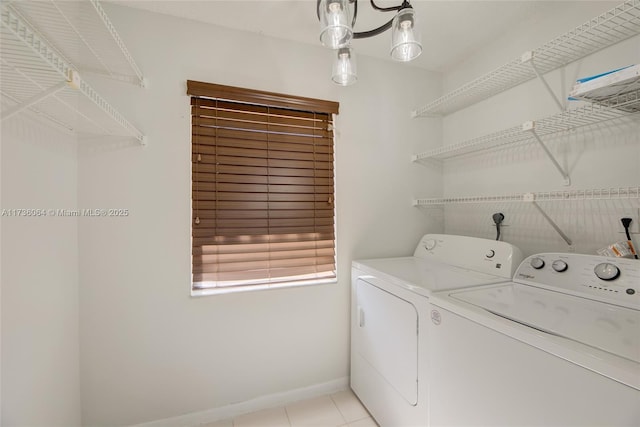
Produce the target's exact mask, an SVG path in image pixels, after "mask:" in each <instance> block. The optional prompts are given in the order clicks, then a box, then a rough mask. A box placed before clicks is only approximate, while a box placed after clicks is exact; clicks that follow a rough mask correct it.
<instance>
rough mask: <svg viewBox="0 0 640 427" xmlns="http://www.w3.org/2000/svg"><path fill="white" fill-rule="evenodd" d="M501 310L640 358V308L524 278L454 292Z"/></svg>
mask: <svg viewBox="0 0 640 427" xmlns="http://www.w3.org/2000/svg"><path fill="white" fill-rule="evenodd" d="M451 297H452V298H454V299H457V300H459V301H464V302H466V303H469V304H472V305H475V306H477V307H479V308H482V309H484V310H486V311H489V312H491V313H493V314H495V315H497V316H501V317H504V318H506V319H508V320H512V321H514V322H518V323H520V324H523V325H526V326H529V327H531V328H534V329H538V330H540V331H543V332H546V333H549V334H552V335H557V336H560V337H563V338H566V339H570V340H573V341H576V342H579V343H582V344H585V345H588V346H591V347H594V348H598V349H600V350H604V351H606V352H609V353H612V354H615V355H617V356H621V357H624V358H626V359H629V360H632V361H634V362H636V363H640V311H638V310H633V309H630V308H625V307H620V306H617V305H612V304H607V303H603V302H600V301H594V300H590V299H586V298H580V297H575V296H571V295H565V294H562V293H558V292H554V291H550V290H546V289H540V288H536V287H533V286H528V285H522V284H519V283H508V284H505V285H499V286H494V287H490V288H482V289H470V290H465V291H460V292H455V293H452V294H451Z"/></svg>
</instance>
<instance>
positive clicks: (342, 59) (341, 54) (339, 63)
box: [331, 47, 358, 86]
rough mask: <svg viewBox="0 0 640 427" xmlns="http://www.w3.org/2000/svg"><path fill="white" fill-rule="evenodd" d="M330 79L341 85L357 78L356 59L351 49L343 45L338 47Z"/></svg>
mask: <svg viewBox="0 0 640 427" xmlns="http://www.w3.org/2000/svg"><path fill="white" fill-rule="evenodd" d="M331 80H333V81H334V83H337V84H339V85H341V86H348V85H351V84H353V83H355V82H356V80H358V76H357V73H356V60H355V56H354V55H353V49H351V48H350V47H343V48H340V49H338V54H337V55H336V59H335V60H334V63H333V73H332V74H331Z"/></svg>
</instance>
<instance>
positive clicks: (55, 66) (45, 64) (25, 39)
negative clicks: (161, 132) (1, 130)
mask: <svg viewBox="0 0 640 427" xmlns="http://www.w3.org/2000/svg"><path fill="white" fill-rule="evenodd" d="M24 3H25V4H26V3H29V4H31V3H32V2H24ZM33 3H38V4H40V2H33ZM50 3H52V2H46V3H42V5H49V4H50ZM68 3H73V4H77V3H79V2H68ZM12 6H13V5H12ZM20 6H23V2H20ZM84 6H86V5H84ZM34 7H35V6H34ZM0 23H1V24H2V25H1V26H0V27H1V29H0V37H1V39H0V40H1V43H0V72H1V75H2V79H1V82H0V92H1V93H2V96H3V98H4V100H5V104H4V105H3V111H2V119H3V120H4V119H6V118H7V117H9V116H10V115H11V114H12V113H13V112H15V111H23V110H29V111H31V112H32V113H34V114H36V115H37V116H39V117H44V118H46V119H48V120H49V121H51V122H53V123H55V124H56V125H58V126H61V127H63V128H64V129H67V130H70V131H73V132H77V133H88V134H101V135H117V136H128V137H134V138H136V139H137V140H138V141H140V142H141V143H143V144H144V143H145V140H146V139H145V136H144V135H143V134H142V132H140V131H139V130H138V129H137V128H136V127H135V126H133V125H132V124H131V123H130V122H129V121H127V120H126V119H125V117H124V116H123V115H122V114H120V113H119V112H118V111H117V110H116V109H115V108H114V107H112V106H111V105H110V104H109V103H108V102H107V101H106V100H105V99H104V98H102V97H101V96H100V95H99V94H98V93H97V92H96V91H95V90H94V89H93V88H92V87H91V86H90V85H89V84H88V83H87V82H86V81H84V80H82V78H80V75H79V74H78V72H77V69H76V68H75V67H74V66H73V65H72V64H71V63H70V62H68V60H67V58H66V57H65V56H64V55H63V54H62V53H60V52H59V51H58V50H57V49H55V48H54V47H53V46H52V45H51V44H50V42H49V41H48V40H47V39H45V38H44V36H42V34H41V32H40V31H39V30H36V29H35V28H34V27H33V26H32V25H31V24H30V23H29V22H27V21H26V20H25V19H24V18H23V17H22V16H21V14H19V13H16V12H15V11H14V8H13V7H7V6H4V5H3V6H2V9H1V15H0ZM65 83H66V84H65ZM10 110H13V111H11V112H10V113H8V111H10Z"/></svg>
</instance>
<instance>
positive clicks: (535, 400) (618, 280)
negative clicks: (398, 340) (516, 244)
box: [429, 253, 640, 427]
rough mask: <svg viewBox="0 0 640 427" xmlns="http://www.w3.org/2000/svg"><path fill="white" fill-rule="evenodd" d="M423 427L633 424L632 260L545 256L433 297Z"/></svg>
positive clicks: (636, 408)
mask: <svg viewBox="0 0 640 427" xmlns="http://www.w3.org/2000/svg"><path fill="white" fill-rule="evenodd" d="M430 301H431V305H432V306H431V318H432V323H431V333H430V337H431V340H432V341H431V343H432V344H431V346H430V347H429V355H430V361H431V366H430V371H429V372H430V373H429V383H430V390H429V393H430V394H429V396H430V399H429V405H430V407H429V421H430V425H431V426H462V425H464V426H510V427H514V426H550V427H551V426H558V427H560V426H562V427H568V426H581V427H582V426H608V427H613V426H635V427H637V426H640V262H639V261H636V260H629V259H620V258H604V257H600V256H591V255H578V254H562V253H545V254H538V255H534V256H531V257H529V258H527V259H526V260H525V261H523V262H522V264H521V265H520V266H519V268H518V270H517V271H516V274H515V276H514V280H513V281H512V282H510V283H503V284H498V285H490V286H483V287H479V288H474V289H467V290H454V291H447V292H442V293H438V294H435V295H432V297H431V299H430Z"/></svg>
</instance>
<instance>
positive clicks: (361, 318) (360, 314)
mask: <svg viewBox="0 0 640 427" xmlns="http://www.w3.org/2000/svg"><path fill="white" fill-rule="evenodd" d="M358 326H360V327H361V328H364V310H363V309H362V307H361V306H358Z"/></svg>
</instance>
